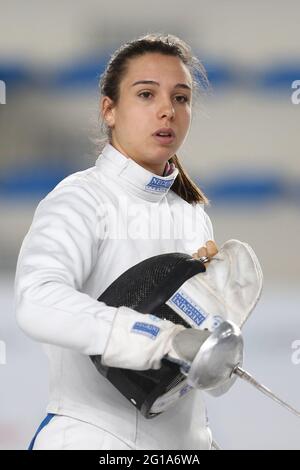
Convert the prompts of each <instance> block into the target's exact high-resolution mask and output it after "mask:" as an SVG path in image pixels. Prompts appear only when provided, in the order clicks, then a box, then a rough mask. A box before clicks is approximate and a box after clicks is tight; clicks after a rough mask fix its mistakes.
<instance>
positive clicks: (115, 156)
mask: <svg viewBox="0 0 300 470" xmlns="http://www.w3.org/2000/svg"><path fill="white" fill-rule="evenodd" d="M96 166H97V167H98V168H99V169H100V170H101V172H102V173H103V174H106V175H108V176H110V177H111V178H113V179H115V180H116V181H118V182H119V183H120V184H121V185H122V186H123V187H124V188H126V189H127V190H128V191H129V192H131V193H133V194H135V195H137V196H139V197H140V198H142V199H146V200H148V201H153V202H159V201H160V200H161V199H162V198H163V197H164V196H165V195H166V194H167V193H168V191H169V190H170V188H171V186H172V184H173V183H174V181H175V179H176V177H177V175H178V169H177V168H174V166H172V165H171V166H169V165H167V164H166V167H165V172H164V174H165V173H166V174H167V176H159V175H156V174H155V173H152V172H151V171H149V170H146V169H145V168H144V167H142V166H141V165H139V164H138V163H136V162H135V161H134V160H133V159H132V158H128V157H125V155H123V154H122V153H121V152H119V150H117V149H116V148H115V147H113V146H112V145H111V144H109V143H108V144H106V145H105V147H104V149H103V150H102V152H101V154H100V155H99V157H98V158H97V160H96ZM168 172H169V174H168Z"/></svg>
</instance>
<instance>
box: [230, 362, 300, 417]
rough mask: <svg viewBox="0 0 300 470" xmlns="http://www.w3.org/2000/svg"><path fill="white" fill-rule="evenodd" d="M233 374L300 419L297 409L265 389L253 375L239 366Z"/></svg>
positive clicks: (299, 412)
mask: <svg viewBox="0 0 300 470" xmlns="http://www.w3.org/2000/svg"><path fill="white" fill-rule="evenodd" d="M233 373H234V374H236V375H237V376H238V377H240V378H241V379H243V380H245V381H246V382H248V383H250V384H251V385H253V387H255V388H256V389H257V390H259V391H260V392H262V393H264V394H265V395H267V397H269V398H271V399H272V400H274V401H276V402H277V403H279V404H280V405H281V406H283V407H284V408H286V409H287V410H289V411H290V412H291V413H293V414H295V415H296V416H298V418H300V411H298V410H296V409H295V408H293V407H292V406H291V405H289V404H288V403H287V402H286V401H284V400H282V399H281V398H279V397H278V396H277V395H275V394H274V393H273V392H271V390H270V389H268V388H267V387H265V386H264V385H262V384H261V383H259V382H257V380H256V379H255V378H254V377H252V375H250V374H249V373H248V372H247V371H245V370H244V369H242V368H241V367H239V366H237V367H235V368H234V370H233Z"/></svg>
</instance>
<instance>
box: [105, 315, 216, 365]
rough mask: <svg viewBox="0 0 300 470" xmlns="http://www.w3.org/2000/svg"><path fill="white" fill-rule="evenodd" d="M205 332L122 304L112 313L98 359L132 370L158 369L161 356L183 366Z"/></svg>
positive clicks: (199, 343)
mask: <svg viewBox="0 0 300 470" xmlns="http://www.w3.org/2000/svg"><path fill="white" fill-rule="evenodd" d="M209 335H210V332H208V331H206V330H203V331H201V330H193V329H192V328H185V327H184V326H182V325H175V324H174V323H172V322H171V321H169V320H163V319H160V318H158V317H156V316H155V315H151V314H141V313H138V312H135V311H133V310H132V309H129V308H127V307H122V308H119V309H118V311H117V313H116V316H115V319H114V322H113V325H112V329H111V332H110V336H109V338H108V341H107V343H106V347H105V350H104V352H103V354H102V357H101V363H102V365H104V366H110V367H119V368H124V369H132V370H146V369H159V368H160V367H161V360H162V359H163V358H164V357H165V358H166V359H168V360H170V361H172V362H176V363H178V364H180V365H181V366H182V367H183V370H187V369H188V368H189V366H190V363H191V362H192V361H193V358H194V357H195V356H196V354H197V352H198V351H199V349H200V347H201V345H202V344H203V342H204V341H205V340H206V339H207V337H208V336H209Z"/></svg>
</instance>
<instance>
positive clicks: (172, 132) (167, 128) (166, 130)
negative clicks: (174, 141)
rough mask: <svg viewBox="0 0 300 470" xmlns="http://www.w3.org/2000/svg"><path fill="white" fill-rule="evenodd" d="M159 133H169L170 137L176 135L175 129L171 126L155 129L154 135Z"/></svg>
mask: <svg viewBox="0 0 300 470" xmlns="http://www.w3.org/2000/svg"><path fill="white" fill-rule="evenodd" d="M159 134H167V135H168V137H175V132H174V131H173V129H171V127H162V128H160V129H157V131H155V132H154V134H153V135H159ZM161 137H162V136H161Z"/></svg>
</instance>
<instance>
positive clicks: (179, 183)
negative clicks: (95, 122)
mask: <svg viewBox="0 0 300 470" xmlns="http://www.w3.org/2000/svg"><path fill="white" fill-rule="evenodd" d="M154 52H158V53H160V54H164V55H169V56H175V57H178V58H179V59H181V60H182V62H183V63H184V64H185V65H186V66H187V67H188V69H189V71H190V74H191V77H192V82H193V87H192V88H193V92H194V95H196V97H197V96H199V95H200V94H201V92H202V90H203V89H204V88H208V79H207V75H206V71H205V69H204V67H203V65H202V64H201V62H200V61H199V60H198V59H197V58H196V57H195V56H193V55H192V52H191V49H190V47H189V46H188V45H187V44H186V43H185V42H184V41H183V40H182V39H179V38H178V37H177V36H173V35H172V34H167V35H163V34H160V33H151V34H146V35H145V36H142V37H139V38H138V39H134V40H132V41H130V42H127V43H125V44H123V45H122V46H121V47H120V48H119V49H117V50H116V51H115V52H114V53H113V55H112V56H111V58H110V60H109V62H108V64H107V67H106V69H105V71H104V72H103V73H102V75H101V77H100V82H99V88H100V94H101V97H103V96H108V97H109V98H110V99H111V100H112V101H113V102H114V103H115V104H116V103H117V102H118V100H119V97H120V83H121V81H122V79H123V77H124V76H125V74H126V72H127V68H128V61H129V59H132V58H133V57H137V56H141V55H144V54H147V53H154ZM101 129H102V132H103V134H104V135H105V137H104V138H103V139H101V140H100V146H102V148H103V147H104V145H105V144H106V143H108V142H111V138H112V131H111V129H110V127H109V126H108V125H107V123H106V122H105V120H104V119H102V122H101ZM169 162H170V163H171V162H172V163H174V164H175V167H176V168H178V170H179V173H178V175H177V178H176V179H175V181H174V183H173V185H172V187H171V189H172V190H173V191H174V192H175V193H176V194H178V196H180V197H181V198H182V199H184V200H185V201H187V202H188V203H190V204H197V203H202V204H207V205H208V204H209V200H208V199H207V197H206V196H205V194H204V193H203V192H202V190H201V189H200V188H199V187H197V186H196V184H195V183H194V182H193V181H192V180H191V179H190V177H189V176H188V174H187V172H186V171H185V170H184V169H183V167H182V165H181V163H180V161H179V158H178V156H177V155H176V154H175V155H174V156H173V157H171V158H170V159H169Z"/></svg>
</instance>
